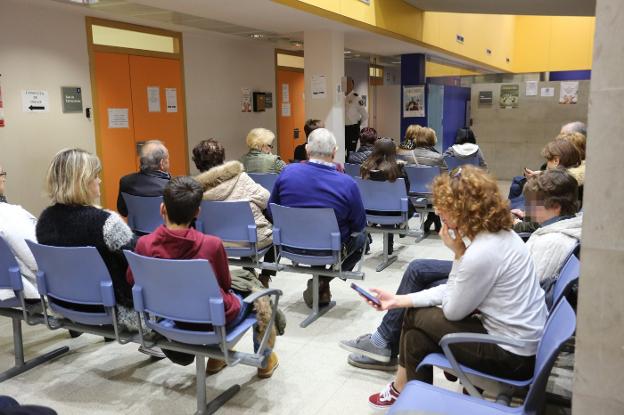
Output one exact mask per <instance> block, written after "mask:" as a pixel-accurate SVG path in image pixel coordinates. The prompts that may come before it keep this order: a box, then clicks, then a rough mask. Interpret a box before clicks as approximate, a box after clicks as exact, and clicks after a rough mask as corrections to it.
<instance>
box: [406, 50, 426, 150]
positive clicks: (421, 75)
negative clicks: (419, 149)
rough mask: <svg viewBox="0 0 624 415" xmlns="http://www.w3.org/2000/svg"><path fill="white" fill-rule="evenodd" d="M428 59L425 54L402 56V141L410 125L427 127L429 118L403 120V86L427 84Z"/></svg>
mask: <svg viewBox="0 0 624 415" xmlns="http://www.w3.org/2000/svg"><path fill="white" fill-rule="evenodd" d="M425 64H426V59H425V55H424V54H423V53H411V54H407V55H401V115H400V116H401V137H400V138H401V140H403V137H405V130H407V127H408V126H409V125H410V124H420V125H422V126H426V125H427V117H422V118H420V117H418V118H417V117H412V118H403V86H410V85H424V84H425ZM426 102H427V92H426V91H425V115H426V114H427V112H428V110H427V103H426Z"/></svg>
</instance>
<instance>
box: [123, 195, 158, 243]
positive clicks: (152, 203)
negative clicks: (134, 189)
mask: <svg viewBox="0 0 624 415" xmlns="http://www.w3.org/2000/svg"><path fill="white" fill-rule="evenodd" d="M121 195H122V197H123V198H124V201H125V202H126V206H127V207H128V226H129V227H130V229H132V230H133V231H134V232H135V233H137V234H143V235H147V234H148V233H152V232H154V230H155V229H156V228H158V227H159V226H160V225H162V224H163V218H162V216H161V215H160V204H161V203H162V201H163V198H162V196H153V197H143V196H134V195H131V194H128V193H121Z"/></svg>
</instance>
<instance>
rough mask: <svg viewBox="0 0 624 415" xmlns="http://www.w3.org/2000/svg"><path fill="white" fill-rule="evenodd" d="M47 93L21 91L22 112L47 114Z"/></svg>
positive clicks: (43, 91)
mask: <svg viewBox="0 0 624 415" xmlns="http://www.w3.org/2000/svg"><path fill="white" fill-rule="evenodd" d="M48 103H49V99H48V91H46V90H41V89H39V90H33V89H27V90H22V111H24V112H48V110H49V108H50V106H49V104H48Z"/></svg>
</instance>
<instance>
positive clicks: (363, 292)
mask: <svg viewBox="0 0 624 415" xmlns="http://www.w3.org/2000/svg"><path fill="white" fill-rule="evenodd" d="M351 288H353V289H354V290H355V291H357V292H358V294H360V295H362V296H364V297H365V298H366V299H367V300H368V301H371V302H372V303H373V304H375V305H376V306H377V307H381V301H379V300H378V299H377V297H375V296H374V295H373V294H371V293H369V292H368V291H366V290H365V289H364V288H362V287H360V286H358V285H357V284H355V283H353V282H352V283H351Z"/></svg>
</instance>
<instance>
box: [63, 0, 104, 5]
mask: <svg viewBox="0 0 624 415" xmlns="http://www.w3.org/2000/svg"><path fill="white" fill-rule="evenodd" d="M69 1H70V2H72V3H78V4H86V5H91V4H96V3H97V2H99V1H100V0H69Z"/></svg>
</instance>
